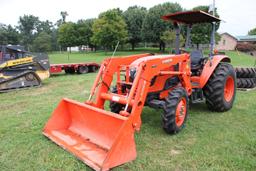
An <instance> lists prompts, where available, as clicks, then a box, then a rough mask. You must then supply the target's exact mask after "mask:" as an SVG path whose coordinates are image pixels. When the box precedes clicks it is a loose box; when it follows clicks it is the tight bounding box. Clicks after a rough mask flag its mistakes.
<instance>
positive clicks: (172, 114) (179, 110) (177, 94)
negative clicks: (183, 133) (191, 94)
mask: <svg viewBox="0 0 256 171" xmlns="http://www.w3.org/2000/svg"><path fill="white" fill-rule="evenodd" d="M188 105H189V101H188V94H187V92H186V90H185V89H184V88H182V87H178V88H175V89H174V90H172V91H171V92H169V96H168V97H167V98H166V100H165V105H164V108H163V110H164V112H163V115H162V119H163V129H164V130H165V132H166V133H168V134H176V133H178V132H179V131H180V130H181V129H182V128H183V127H184V126H185V122H186V119H187V116H188V108H189V107H188Z"/></svg>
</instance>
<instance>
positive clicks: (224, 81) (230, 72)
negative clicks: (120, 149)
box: [203, 63, 236, 112]
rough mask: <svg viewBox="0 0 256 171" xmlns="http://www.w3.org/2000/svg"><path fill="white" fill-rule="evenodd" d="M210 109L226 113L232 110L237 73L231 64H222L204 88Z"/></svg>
mask: <svg viewBox="0 0 256 171" xmlns="http://www.w3.org/2000/svg"><path fill="white" fill-rule="evenodd" d="M203 90H204V95H205V98H206V104H207V106H208V108H209V109H210V110H212V111H216V112H225V111H228V110H230V109H231V108H232V106H233V103H234V100H235V95H236V73H235V70H234V68H233V67H232V65H230V64H229V63H220V64H219V65H218V66H217V68H216V69H215V71H214V72H213V73H212V75H211V77H210V79H209V80H208V82H207V84H206V85H205V87H204V88H203Z"/></svg>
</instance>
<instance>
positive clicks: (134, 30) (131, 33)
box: [123, 6, 147, 50]
mask: <svg viewBox="0 0 256 171" xmlns="http://www.w3.org/2000/svg"><path fill="white" fill-rule="evenodd" d="M146 14H147V9H146V8H144V7H138V6H133V7H129V8H128V9H127V10H126V11H125V12H124V14H123V16H124V19H125V22H126V24H127V30H128V42H129V43H131V45H132V50H134V48H135V45H136V43H139V42H140V41H141V40H142V36H141V30H142V24H143V21H144V19H145V16H146Z"/></svg>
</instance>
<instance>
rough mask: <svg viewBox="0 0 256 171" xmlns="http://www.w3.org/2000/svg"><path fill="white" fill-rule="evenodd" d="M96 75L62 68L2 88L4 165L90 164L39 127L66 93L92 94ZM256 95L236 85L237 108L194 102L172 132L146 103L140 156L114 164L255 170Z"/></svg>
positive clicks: (239, 61)
mask: <svg viewBox="0 0 256 171" xmlns="http://www.w3.org/2000/svg"><path fill="white" fill-rule="evenodd" d="M133 53H134V52H118V53H117V55H128V54H133ZM136 53H142V51H139V52H136ZM227 54H228V55H229V56H230V57H231V58H232V62H233V64H235V65H239V66H252V65H253V63H254V58H251V57H249V56H247V55H244V54H240V55H241V56H239V55H238V54H237V52H227ZM108 56H111V54H110V53H109V54H108ZM104 58H105V54H104V53H102V52H101V53H90V54H78V53H74V54H71V55H70V60H69V61H67V59H66V54H57V53H56V54H50V60H51V62H52V63H66V62H87V61H96V62H101V61H102V60H103V59H104ZM95 77H96V73H90V74H86V75H65V74H59V75H54V76H52V77H51V78H49V79H48V80H45V81H44V85H43V86H42V87H40V88H34V89H29V90H23V91H16V92H10V93H5V94H0V101H1V103H0V170H3V171H13V170H18V171H20V170H22V171H23V170H52V171H60V170H61V171H70V170H91V169H90V168H89V167H87V166H86V165H85V164H84V163H82V162H81V161H79V160H78V159H77V158H76V157H74V156H73V155H72V154H70V153H68V152H67V151H65V150H63V149H62V148H60V147H59V146H57V145H56V144H55V143H53V142H51V141H49V140H48V139H47V138H46V137H44V136H43V135H42V133H41V132H42V128H43V127H44V125H45V123H46V122H47V120H48V119H49V117H50V116H51V113H52V111H53V110H54V108H55V107H56V106H57V104H58V103H59V101H60V100H61V99H62V98H63V97H68V98H71V99H74V100H77V101H80V102H83V101H85V100H86V99H87V98H88V96H89V91H90V89H91V86H92V84H93V80H94V79H95ZM255 99H256V91H250V92H239V91H238V92H237V96H236V101H235V104H234V107H233V109H232V110H230V111H228V112H225V113H214V112H210V111H209V110H208V109H207V107H206V105H205V104H204V103H202V104H196V105H193V106H191V109H190V111H189V118H188V120H187V124H186V127H185V129H184V130H183V131H182V132H180V133H179V134H177V135H173V136H170V135H167V134H166V133H165V132H164V131H163V130H162V128H161V112H162V111H161V110H154V109H151V108H149V107H145V108H144V110H143V113H142V122H143V124H142V128H141V131H140V133H136V134H135V139H136V146H137V159H136V160H135V161H133V162H130V163H127V164H125V165H122V166H119V167H117V168H114V169H113V170H152V171H154V170H163V171H165V170H166V171H169V170H256V136H255V135H256V102H255Z"/></svg>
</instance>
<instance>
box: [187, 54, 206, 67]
mask: <svg viewBox="0 0 256 171" xmlns="http://www.w3.org/2000/svg"><path fill="white" fill-rule="evenodd" d="M203 59H204V55H203V52H202V51H201V50H194V51H192V52H191V53H190V60H191V70H197V69H200V68H201V66H202V60H203Z"/></svg>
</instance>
